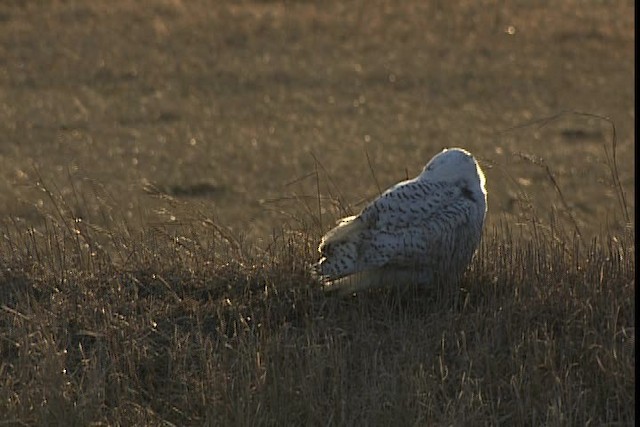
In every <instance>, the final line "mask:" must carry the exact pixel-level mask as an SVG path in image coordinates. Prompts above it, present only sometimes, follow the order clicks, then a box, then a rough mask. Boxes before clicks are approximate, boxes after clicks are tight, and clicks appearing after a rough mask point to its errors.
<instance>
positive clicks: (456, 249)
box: [314, 148, 487, 295]
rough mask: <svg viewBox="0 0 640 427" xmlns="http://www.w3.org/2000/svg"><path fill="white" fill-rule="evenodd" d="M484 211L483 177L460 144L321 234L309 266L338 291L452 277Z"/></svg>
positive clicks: (467, 257) (471, 248) (469, 252)
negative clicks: (315, 256)
mask: <svg viewBox="0 0 640 427" xmlns="http://www.w3.org/2000/svg"><path fill="white" fill-rule="evenodd" d="M486 212H487V191H486V190H485V178H484V174H483V173H482V170H481V169H480V166H479V165H478V162H476V160H475V159H474V158H473V156H472V155H471V154H470V153H469V152H468V151H466V150H463V149H461V148H451V149H445V150H443V151H442V152H440V153H438V154H437V155H435V156H434V157H433V158H432V159H431V160H430V161H429V163H427V165H426V166H425V167H424V169H423V170H422V172H421V173H420V175H418V176H417V177H416V178H413V179H410V180H407V181H402V182H400V183H398V184H396V185H394V186H393V187H391V188H389V189H388V190H387V191H385V192H384V193H382V194H381V195H380V196H379V197H378V198H377V199H375V200H374V201H372V202H371V203H369V204H368V205H367V206H366V207H365V208H364V209H363V210H362V212H360V214H359V215H354V216H350V217H346V218H343V219H341V220H340V221H339V223H338V225H337V226H336V227H335V228H333V229H332V230H330V231H329V232H328V233H327V234H325V235H324V237H323V238H322V240H321V241H320V246H319V247H318V251H319V252H320V254H321V258H320V260H319V261H318V262H317V263H316V264H315V265H314V272H315V273H316V275H317V277H318V278H319V280H320V281H321V282H322V284H323V285H324V289H325V290H326V291H337V292H338V293H339V294H343V295H344V294H350V293H353V292H357V291H361V290H365V289H369V288H374V287H381V286H393V285H403V284H427V283H434V282H436V281H440V282H441V281H451V280H457V279H458V278H459V277H460V276H461V275H462V273H463V272H464V270H465V268H466V267H467V265H468V264H469V262H470V261H471V258H472V256H473V254H474V252H475V250H476V248H477V247H478V243H479V242H480V236H481V234H482V227H483V225H484V219H485V215H486Z"/></svg>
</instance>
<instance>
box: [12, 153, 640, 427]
mask: <svg viewBox="0 0 640 427" xmlns="http://www.w3.org/2000/svg"><path fill="white" fill-rule="evenodd" d="M614 148H615V147H614ZM549 173H550V174H551V176H552V171H550V170H549ZM315 176H316V178H317V179H318V173H317V172H316V175H315ZM38 185H39V187H40V188H41V190H42V191H43V192H44V193H46V194H47V196H48V200H49V202H48V204H47V205H46V206H45V207H43V208H42V223H41V226H39V227H24V226H22V225H21V224H20V223H19V222H17V221H15V220H13V221H7V222H5V224H4V230H3V236H2V237H3V238H2V243H1V245H0V263H1V264H0V265H1V270H0V271H1V274H0V338H1V339H0V352H1V354H2V358H1V359H0V379H1V381H2V386H1V387H0V414H2V416H1V417H2V422H3V423H5V424H10V425H34V424H36V425H44V424H46V425H52V424H53V425H56V424H64V425H90V424H92V425H104V424H127V425H131V424H145V425H203V424H205V425H388V424H398V425H481V424H485V425H487V424H488V425H633V424H634V420H635V414H634V412H635V370H634V366H635V326H634V325H635V317H634V310H635V307H634V285H635V261H634V260H635V244H634V240H633V237H634V236H633V228H632V226H631V225H629V226H628V227H626V228H625V229H624V232H622V233H619V234H617V235H607V236H599V237H595V238H593V239H591V240H589V241H586V242H585V241H584V239H581V238H580V236H579V235H578V233H572V232H571V231H569V232H566V230H565V232H564V233H560V232H559V230H556V229H555V228H554V227H555V226H554V222H553V221H550V222H547V223H545V222H544V221H542V220H540V219H539V218H536V217H534V216H532V217H531V218H530V222H529V223H528V224H525V225H522V224H520V225H513V224H509V223H506V222H503V223H499V225H496V226H493V227H491V228H489V229H487V230H486V232H485V235H484V238H483V241H482V245H481V247H480V249H479V251H478V253H477V256H476V257H475V258H474V261H473V263H472V265H471V266H470V269H469V271H468V274H467V275H466V276H465V278H464V279H463V281H462V282H461V283H460V285H459V288H458V289H455V290H442V289H412V290H409V291H408V292H405V293H403V294H397V293H395V292H394V291H390V290H381V291H375V292H369V293H365V294H361V295H358V296H357V297H353V298H346V299H340V298H331V297H326V296H325V295H324V294H323V293H322V291H321V290H320V289H319V286H318V285H317V284H315V283H314V282H313V280H312V279H311V277H310V275H309V273H308V269H307V264H308V263H309V262H310V261H311V260H313V258H314V257H315V244H316V241H317V237H318V236H319V234H320V232H321V230H319V229H318V228H317V224H318V223H321V221H320V220H319V218H313V215H310V218H309V220H308V223H309V224H310V225H309V226H308V227H306V228H305V227H304V226H301V227H300V228H299V229H298V230H282V231H281V232H278V233H274V235H273V236H272V241H271V242H270V244H265V245H263V246H262V247H260V248H256V247H254V246H252V245H250V244H248V243H247V242H244V241H242V239H241V238H239V237H238V236H234V235H233V234H232V233H230V232H228V231H227V230H226V229H225V228H224V227H222V226H221V225H219V224H216V223H215V221H212V220H211V219H210V218H207V216H206V215H205V214H203V213H201V212H199V211H198V209H195V208H193V207H192V209H191V211H190V213H189V215H186V216H184V217H181V218H178V219H177V221H174V222H173V223H172V224H174V225H165V224H151V225H147V226H146V227H144V228H139V229H138V228H134V227H131V226H130V225H129V224H128V221H129V220H128V219H126V218H121V217H119V216H118V213H117V212H118V210H117V208H115V207H114V206H111V205H109V202H108V197H99V196H96V195H94V196H89V195H80V194H75V195H74V198H73V200H70V199H69V198H65V197H62V196H60V194H59V193H58V192H56V190H55V189H52V188H49V187H47V184H46V183H44V182H39V183H38ZM98 193H99V192H98ZM98 193H96V194H98ZM319 202H320V196H319V195H318V203H319ZM79 203H80V204H81V203H92V204H97V205H100V209H95V210H93V211H95V212H100V215H102V217H101V218H100V221H98V220H97V218H96V220H95V221H94V220H93V218H91V217H88V216H85V217H79V216H78V215H77V214H75V212H74V206H76V205H77V204H79ZM165 203H166V206H167V210H168V211H171V210H172V209H174V208H176V209H177V206H176V205H177V204H179V202H178V201H176V200H174V199H171V198H169V197H165ZM310 212H311V211H310ZM325 220H326V219H325ZM98 222H99V223H100V224H108V226H105V225H103V226H101V227H97V226H95V225H93V224H95V223H98ZM303 223H304V219H300V224H303ZM175 224H179V225H178V226H176V225H175ZM567 236H573V237H570V238H568V237H567Z"/></svg>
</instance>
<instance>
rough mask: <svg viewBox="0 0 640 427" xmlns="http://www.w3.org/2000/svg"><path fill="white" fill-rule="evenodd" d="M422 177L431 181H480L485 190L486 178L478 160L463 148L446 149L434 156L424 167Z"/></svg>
mask: <svg viewBox="0 0 640 427" xmlns="http://www.w3.org/2000/svg"><path fill="white" fill-rule="evenodd" d="M420 177H421V178H423V179H429V180H430V181H448V182H449V181H450V182H455V181H459V180H461V179H463V180H468V181H470V182H478V181H480V187H481V188H484V183H485V178H484V173H482V169H480V165H478V162H477V161H476V159H475V158H474V157H473V156H472V155H471V153H469V152H468V151H467V150H464V149H462V148H445V149H444V150H442V151H441V152H440V153H438V154H436V155H435V156H433V158H432V159H431V160H429V163H427V165H426V166H425V167H424V169H423V170H422V173H421V174H420Z"/></svg>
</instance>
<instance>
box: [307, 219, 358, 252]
mask: <svg viewBox="0 0 640 427" xmlns="http://www.w3.org/2000/svg"><path fill="white" fill-rule="evenodd" d="M363 228H364V223H363V222H362V220H361V219H359V218H358V216H357V215H354V216H348V217H345V218H342V219H341V220H340V221H339V222H338V225H337V226H336V227H334V228H332V229H331V230H329V231H328V232H327V234H325V235H324V236H323V237H322V240H321V241H320V246H319V247H318V250H319V251H320V252H323V249H324V248H325V247H326V246H328V245H332V244H336V243H340V242H344V241H345V240H350V239H352V236H353V235H354V234H355V233H357V232H358V231H360V230H362V229H363Z"/></svg>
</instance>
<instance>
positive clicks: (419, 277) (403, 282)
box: [323, 267, 431, 296]
mask: <svg viewBox="0 0 640 427" xmlns="http://www.w3.org/2000/svg"><path fill="white" fill-rule="evenodd" d="M430 280H431V276H430V275H429V274H428V273H426V272H419V271H411V270H406V269H395V268H388V267H386V268H374V269H370V270H365V271H359V272H357V273H354V274H351V275H349V276H345V277H341V278H339V279H336V280H331V281H328V282H326V283H325V284H324V288H323V290H324V291H325V292H326V293H334V294H336V295H339V296H347V295H351V294H353V293H356V292H362V291H365V290H370V289H377V288H392V287H409V286H414V285H420V284H425V283H427V282H429V281H430Z"/></svg>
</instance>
